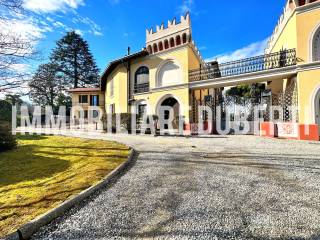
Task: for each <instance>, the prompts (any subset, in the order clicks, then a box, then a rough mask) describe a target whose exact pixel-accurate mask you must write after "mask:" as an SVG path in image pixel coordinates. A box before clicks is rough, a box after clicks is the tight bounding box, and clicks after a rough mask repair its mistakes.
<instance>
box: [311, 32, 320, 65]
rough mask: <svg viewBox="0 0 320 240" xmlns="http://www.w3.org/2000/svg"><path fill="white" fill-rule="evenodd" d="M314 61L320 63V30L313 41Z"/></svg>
mask: <svg viewBox="0 0 320 240" xmlns="http://www.w3.org/2000/svg"><path fill="white" fill-rule="evenodd" d="M312 60H313V61H320V28H319V29H318V30H317V32H316V34H315V35H314V38H313V41H312Z"/></svg>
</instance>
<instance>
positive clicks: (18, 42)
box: [0, 0, 35, 93]
mask: <svg viewBox="0 0 320 240" xmlns="http://www.w3.org/2000/svg"><path fill="white" fill-rule="evenodd" d="M0 8H1V9H2V10H7V11H10V12H14V13H21V12H22V10H23V8H22V0H0ZM8 24H10V20H9V19H8V18H7V17H6V16H2V17H0V26H2V27H1V29H0V93H1V92H7V91H8V90H10V89H13V88H19V87H21V86H22V84H23V83H24V82H26V80H27V79H28V78H29V74H28V73H26V71H23V69H21V67H22V66H24V65H25V64H26V63H27V61H28V60H30V58H31V57H32V56H34V53H35V51H34V47H33V46H34V43H33V40H32V39H30V38H28V37H26V36H22V35H21V34H19V33H17V32H15V31H14V30H12V29H10V28H8V27H7V28H4V27H3V26H7V25H8Z"/></svg>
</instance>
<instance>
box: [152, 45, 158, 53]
mask: <svg viewBox="0 0 320 240" xmlns="http://www.w3.org/2000/svg"><path fill="white" fill-rule="evenodd" d="M153 52H154V53H157V52H158V46H157V44H153Z"/></svg>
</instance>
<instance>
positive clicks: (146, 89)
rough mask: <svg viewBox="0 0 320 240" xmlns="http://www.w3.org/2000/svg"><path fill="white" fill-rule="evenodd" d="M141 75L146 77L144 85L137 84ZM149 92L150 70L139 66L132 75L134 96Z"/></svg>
mask: <svg viewBox="0 0 320 240" xmlns="http://www.w3.org/2000/svg"><path fill="white" fill-rule="evenodd" d="M143 70H145V71H143ZM143 74H145V75H148V81H147V82H145V83H140V84H138V76H139V75H143ZM149 90H150V70H149V68H148V67H147V66H140V67H139V68H138V69H137V70H136V72H135V74H134V87H133V91H134V93H135V94H137V93H146V92H149Z"/></svg>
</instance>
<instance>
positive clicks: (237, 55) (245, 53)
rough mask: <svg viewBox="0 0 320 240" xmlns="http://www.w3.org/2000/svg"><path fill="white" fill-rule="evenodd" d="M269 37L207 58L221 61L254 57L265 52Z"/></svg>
mask: <svg viewBox="0 0 320 240" xmlns="http://www.w3.org/2000/svg"><path fill="white" fill-rule="evenodd" d="M267 41H268V40H267V39H265V40H263V41H259V42H254V43H251V44H250V45H248V46H246V47H243V48H240V49H238V50H235V51H233V52H228V53H224V54H220V55H217V56H214V57H212V58H209V59H206V61H208V62H210V61H215V60H217V61H218V62H219V63H223V62H230V61H235V60H239V59H243V58H248V57H253V56H258V55H262V54H264V50H265V47H266V45H267Z"/></svg>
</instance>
